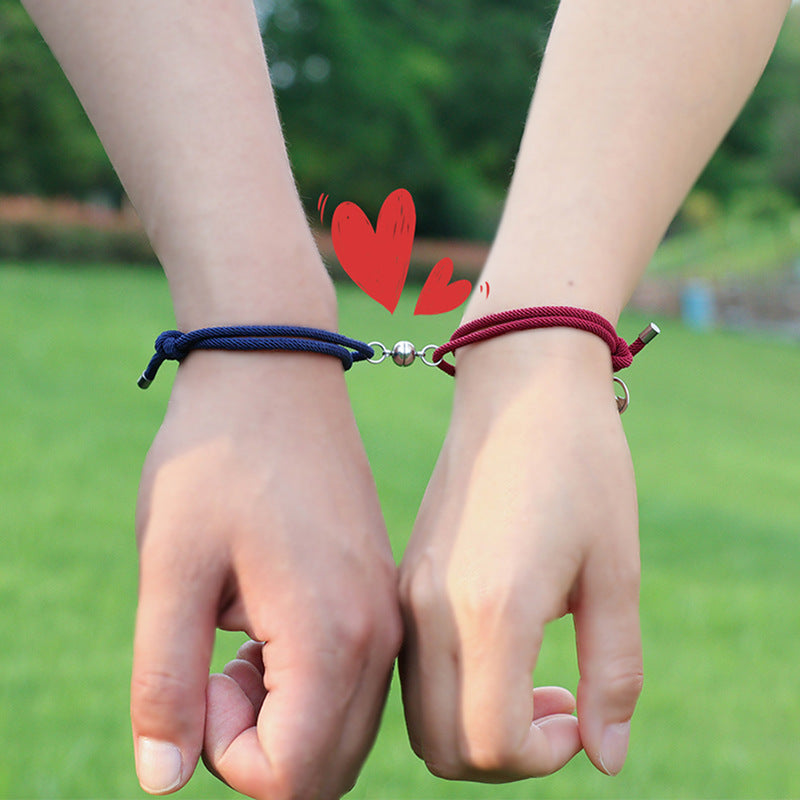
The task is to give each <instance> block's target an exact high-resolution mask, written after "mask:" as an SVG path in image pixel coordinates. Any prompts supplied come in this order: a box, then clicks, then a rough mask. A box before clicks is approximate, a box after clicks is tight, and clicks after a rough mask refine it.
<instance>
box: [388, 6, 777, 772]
mask: <svg viewBox="0 0 800 800" xmlns="http://www.w3.org/2000/svg"><path fill="white" fill-rule="evenodd" d="M788 5H789V4H788V2H786V0H780V2H778V0H773V1H772V2H768V3H763V2H756V0H742V1H741V2H735V3H725V4H723V3H717V2H713V3H709V2H705V0H687V1H685V2H663V3H628V2H625V0H619V1H618V2H600V1H599V0H562V2H561V4H560V6H559V10H558V13H557V16H556V19H555V23H554V26H553V30H552V34H551V37H550V40H549V43H548V47H547V51H546V54H545V58H544V62H543V65H542V69H541V72H540V77H539V81H538V84H537V87H536V91H535V94H534V99H533V102H532V104H531V109H530V113H529V117H528V121H527V124H526V128H525V133H524V136H523V140H522V144H521V147H520V152H519V157H518V159H517V162H516V166H515V172H514V178H513V181H512V185H511V188H510V191H509V196H508V200H507V203H506V207H505V210H504V214H503V219H502V221H501V224H500V228H499V230H498V234H497V238H496V240H495V243H494V245H493V247H492V250H491V253H490V255H489V258H488V261H487V264H486V267H485V270H484V272H483V274H482V276H481V280H482V281H486V282H488V284H489V285H490V286H491V292H490V294H489V296H488V298H487V297H484V296H482V295H481V294H476V295H474V296H473V298H472V299H471V301H470V303H469V305H468V308H467V310H466V313H465V321H468V320H472V319H475V318H477V317H480V316H483V315H485V314H489V313H492V312H496V311H500V310H505V309H508V308H518V307H521V306H537V305H569V306H578V307H583V308H588V309H591V310H593V311H597V312H599V313H601V314H603V315H604V316H606V317H607V318H609V319H610V320H611V321H612V322H614V323H616V322H617V319H618V317H619V314H620V311H621V310H622V308H623V307H624V305H625V303H626V302H627V299H628V297H629V295H630V293H631V291H632V289H633V287H634V286H635V284H636V282H637V280H638V278H639V276H640V275H641V273H642V272H643V271H644V268H645V267H646V265H647V263H648V261H649V260H650V258H651V256H652V253H653V252H654V250H655V248H656V246H657V244H658V242H659V240H660V239H661V237H662V236H663V233H664V231H665V230H666V228H667V226H668V224H669V222H670V220H671V219H672V217H673V215H674V213H675V212H676V210H677V208H678V206H679V204H680V203H681V201H682V199H683V197H684V196H685V194H686V193H687V192H688V190H689V188H690V187H691V185H692V183H693V182H694V180H695V179H696V177H697V175H698V174H699V172H700V170H701V169H702V167H703V166H704V164H705V163H706V161H707V160H708V158H709V157H710V156H711V154H712V152H713V150H714V149H715V147H716V146H717V145H718V143H719V141H720V140H721V138H722V136H723V135H724V133H725V131H726V130H727V129H728V127H729V126H730V124H731V123H732V121H733V119H734V117H735V116H736V114H737V113H738V111H739V110H740V108H741V106H742V104H743V103H744V101H745V99H746V97H747V96H748V94H749V93H750V91H751V90H752V88H753V86H754V85H755V83H756V81H757V79H758V77H759V75H760V74H761V71H762V70H763V67H764V65H765V63H766V61H767V58H768V56H769V53H770V52H771V49H772V47H773V45H774V42H775V39H776V37H777V33H778V30H779V28H780V24H781V21H782V19H783V16H784V14H785V12H786V10H787V8H788ZM645 357H653V358H656V357H657V354H656V353H653V354H652V355H648V356H645ZM456 363H457V375H456V379H455V380H456V389H455V400H454V406H453V416H452V421H451V426H450V430H449V432H448V436H447V440H446V441H445V444H444V447H443V449H442V453H441V455H440V457H439V461H438V463H437V466H436V469H435V471H434V475H433V477H432V479H431V482H430V484H429V487H428V491H427V493H426V496H425V499H424V501H423V504H422V508H421V510H420V514H419V516H418V519H417V523H416V525H415V529H414V533H413V535H412V539H411V542H410V544H409V547H408V549H407V551H406V554H405V556H404V560H403V564H402V566H401V584H400V586H401V605H402V607H403V613H404V619H405V625H406V642H405V644H404V647H403V651H402V653H401V677H402V680H403V692H404V705H405V709H406V718H407V722H408V727H409V735H410V738H411V741H412V745H413V747H414V749H415V750H416V752H417V753H418V754H419V755H420V756H421V757H422V758H423V759H425V761H426V762H427V763H428V765H429V767H430V768H431V769H432V770H433V771H434V772H435V773H436V774H440V775H442V776H445V777H451V778H468V779H475V780H490V781H493V780H513V779H517V778H522V777H526V776H530V775H543V774H547V773H550V772H553V771H555V770H556V769H558V768H559V767H560V766H562V765H563V764H564V763H565V762H566V761H567V760H569V758H571V757H572V755H574V754H575V753H576V752H577V751H578V750H579V749H580V747H581V746H582V747H583V748H584V749H585V751H586V753H587V755H588V756H589V758H590V759H591V760H592V762H593V763H594V764H595V765H596V766H597V767H598V768H600V769H602V770H603V771H605V772H608V773H616V772H618V771H619V770H620V769H621V768H622V765H623V763H624V759H625V755H626V751H627V746H628V736H629V725H630V720H631V717H632V714H633V710H634V706H635V703H636V701H637V699H638V696H639V693H640V690H641V683H642V655H641V641H640V633H639V620H638V587H639V554H638V537H637V526H638V523H637V514H636V493H635V486H634V476H633V469H632V465H631V461H630V456H629V453H628V449H627V444H626V442H625V438H624V433H623V430H622V426H621V424H620V420H619V416H618V414H617V411H616V405H615V403H614V400H613V395H612V393H611V364H610V358H609V353H608V349H607V347H606V346H605V345H604V344H603V342H602V341H600V340H599V339H597V338H596V337H593V336H592V335H591V334H587V333H583V332H579V331H575V330H569V329H553V330H547V331H528V332H524V333H514V334H507V335H505V336H503V337H501V338H498V339H495V340H492V341H489V342H484V343H481V344H478V345H473V346H469V347H465V348H463V349H461V350H459V351H458V354H457V358H456ZM566 613H572V614H573V617H574V622H575V629H576V644H577V651H578V665H579V670H580V683H579V687H578V696H577V712H578V714H577V719H575V718H572V717H571V716H569V711H570V710H571V709H570V707H569V703H568V702H567V700H566V698H564V696H563V694H558V693H556V692H554V691H553V690H548V689H539V690H537V693H536V694H534V693H532V691H531V688H532V687H531V673H532V671H533V669H534V667H535V664H536V659H537V656H538V652H539V646H540V643H541V639H542V636H543V634H544V628H545V625H546V623H547V622H548V621H550V620H552V619H554V618H556V617H559V616H562V615H564V614H566ZM565 712H566V713H565ZM533 720H535V721H536V724H533V725H532V724H531V723H532V721H533Z"/></svg>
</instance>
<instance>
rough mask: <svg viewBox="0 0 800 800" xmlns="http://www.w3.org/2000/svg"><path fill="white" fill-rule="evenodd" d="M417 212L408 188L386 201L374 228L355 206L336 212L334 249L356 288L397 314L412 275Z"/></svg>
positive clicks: (332, 230) (345, 207) (333, 235)
mask: <svg viewBox="0 0 800 800" xmlns="http://www.w3.org/2000/svg"><path fill="white" fill-rule="evenodd" d="M416 226H417V212H416V209H415V208H414V201H413V200H412V199H411V195H410V194H409V193H408V192H407V191H406V190H405V189H395V191H393V192H392V193H391V194H390V195H389V196H388V197H387V198H386V199H385V200H384V201H383V205H382V206H381V210H380V212H379V214H378V224H377V225H376V226H375V228H374V229H373V227H372V223H370V221H369V220H368V219H367V215H366V214H365V213H364V212H363V211H362V210H361V209H360V208H359V207H358V205H356V204H355V203H350V202H346V203H340V204H339V205H338V206H336V210H335V211H334V212H333V221H332V223H331V238H332V240H333V249H334V251H335V252H336V256H337V258H338V259H339V263H340V264H341V265H342V268H343V269H344V271H345V272H346V273H347V274H348V275H349V276H350V277H351V278H352V279H353V281H354V283H355V284H356V286H358V287H359V288H361V289H363V290H364V291H365V292H366V293H367V294H368V295H369V296H370V297H371V298H372V299H373V300H376V301H377V302H379V303H380V304H381V305H382V306H383V307H384V308H386V309H387V310H388V311H389V313H390V314H392V313H394V310H395V308H397V303H398V301H399V300H400V295H401V293H402V291H403V286H404V285H405V282H406V275H407V274H408V265H409V263H410V262H411V248H412V246H413V244H414V230H415V229H416Z"/></svg>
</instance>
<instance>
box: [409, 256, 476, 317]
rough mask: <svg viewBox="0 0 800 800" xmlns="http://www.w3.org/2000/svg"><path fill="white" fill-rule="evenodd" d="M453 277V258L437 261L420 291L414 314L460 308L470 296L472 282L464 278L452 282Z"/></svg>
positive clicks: (437, 312)
mask: <svg viewBox="0 0 800 800" xmlns="http://www.w3.org/2000/svg"><path fill="white" fill-rule="evenodd" d="M452 277H453V259H452V258H443V259H442V260H441V261H439V262H437V264H436V266H435V267H434V268H433V269H432V270H431V273H430V275H428V279H427V280H426V281H425V284H424V286H423V287H422V290H421V291H420V293H419V299H418V300H417V305H416V306H415V307H414V314H444V313H446V312H447V311H452V310H453V309H454V308H458V307H459V306H460V305H461V304H462V303H463V302H464V301H465V300H466V299H467V298H468V297H469V293H470V292H471V291H472V284H471V283H470V282H469V281H468V280H465V279H463V278H462V279H461V280H459V281H454V282H453V283H450V282H449V281H450V278H452Z"/></svg>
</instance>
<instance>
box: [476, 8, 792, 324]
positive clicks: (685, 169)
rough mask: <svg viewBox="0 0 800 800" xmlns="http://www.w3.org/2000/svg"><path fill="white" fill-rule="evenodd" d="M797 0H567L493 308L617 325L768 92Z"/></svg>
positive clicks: (496, 263) (495, 259) (536, 109)
mask: <svg viewBox="0 0 800 800" xmlns="http://www.w3.org/2000/svg"><path fill="white" fill-rule="evenodd" d="M788 6H789V2H788V0H766V1H765V0H736V1H735V2H725V3H723V2H719V1H718V0H713V1H709V0H669V1H668V2H660V3H653V2H647V3H631V2H629V1H628V0H613V2H608V0H562V2H561V4H560V7H559V10H558V14H557V16H556V20H555V23H554V25H553V30H552V34H551V37H550V41H549V43H548V46H547V51H546V55H545V58H544V62H543V64H542V69H541V72H540V76H539V81H538V85H537V87H536V91H535V94H534V99H533V102H532V104H531V109H530V113H529V117H528V121H527V125H526V128H525V133H524V136H523V140H522V144H521V148H520V152H519V157H518V160H517V163H516V168H515V173H514V178H513V181H512V185H511V189H510V192H509V197H508V201H507V205H506V208H505V211H504V215H503V219H502V222H501V226H500V230H499V232H498V236H497V239H496V241H495V245H494V247H493V249H492V253H491V255H490V258H489V260H488V263H487V267H486V270H485V272H484V275H483V277H484V279H486V280H488V281H489V282H490V285H491V294H490V298H491V299H490V300H486V299H483V298H481V297H480V296H477V297H476V298H474V299H473V302H472V303H471V304H470V307H469V308H468V310H467V314H466V316H467V318H473V317H477V316H480V315H482V314H484V313H488V312H489V311H493V310H497V309H500V308H510V307H515V306H520V305H555V304H559V305H574V306H584V307H588V308H592V309H594V310H597V311H599V312H600V313H603V314H605V315H606V316H608V317H609V318H611V319H612V320H616V318H617V316H618V315H619V313H620V311H621V309H622V307H623V306H624V305H625V303H626V302H627V300H628V298H629V296H630V293H631V292H632V290H633V288H634V287H635V285H636V282H637V281H638V279H639V277H640V276H641V274H642V272H643V271H644V269H645V267H646V266H647V264H648V262H649V260H650V258H651V257H652V255H653V252H654V251H655V249H656V247H657V245H658V243H659V241H660V239H661V237H662V236H663V235H664V232H665V230H666V228H667V226H668V225H669V223H670V221H671V219H672V217H673V216H674V214H675V213H676V211H677V209H678V207H679V206H680V203H681V202H682V201H683V199H684V197H685V195H686V194H687V193H688V191H689V189H690V188H691V186H692V184H693V183H694V181H695V180H696V179H697V176H698V175H699V173H700V171H701V170H702V168H703V166H704V165H705V164H706V162H707V161H708V159H709V158H710V157H711V155H712V153H713V151H714V149H715V148H716V147H717V146H718V144H719V142H720V141H721V139H722V137H723V136H724V134H725V132H726V131H727V130H728V128H729V127H730V125H731V123H732V122H733V120H734V119H735V117H736V115H737V114H738V113H739V111H740V109H741V107H742V105H743V104H744V102H745V100H746V98H747V97H748V95H749V94H750V92H751V91H752V89H753V87H754V86H755V84H756V82H757V80H758V78H759V76H760V75H761V72H762V71H763V68H764V66H765V64H766V62H767V59H768V57H769V54H770V52H771V50H772V47H773V46H774V43H775V39H776V37H777V35H778V31H779V29H780V25H781V23H782V20H783V17H784V15H785V13H786V10H787V9H788Z"/></svg>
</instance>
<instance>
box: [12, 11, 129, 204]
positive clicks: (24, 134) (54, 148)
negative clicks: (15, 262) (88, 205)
mask: <svg viewBox="0 0 800 800" xmlns="http://www.w3.org/2000/svg"><path fill="white" fill-rule="evenodd" d="M0 194H41V195H58V194H69V195H77V196H83V197H86V196H87V195H98V194H104V195H111V196H112V197H116V198H118V197H119V196H120V194H121V189H120V187H119V182H118V180H117V178H116V175H115V174H114V171H113V169H112V168H111V165H110V164H109V162H108V159H107V158H106V156H105V153H104V152H103V148H102V146H101V145H100V142H99V141H98V139H97V137H96V136H95V134H94V131H93V130H92V126H91V125H90V123H89V120H88V119H87V118H86V115H85V114H84V112H83V109H82V108H81V105H80V103H79V102H78V101H77V99H76V98H75V95H74V94H73V92H72V89H71V88H70V86H69V83H68V82H67V79H66V78H65V77H64V74H63V73H62V72H61V69H60V68H59V66H58V64H57V63H56V62H55V60H54V59H53V57H52V55H51V54H50V51H49V49H48V47H47V45H46V44H45V43H44V41H43V40H42V37H41V36H40V35H39V33H38V32H37V30H36V28H35V27H34V26H33V23H32V22H31V21H30V18H29V17H28V15H27V14H26V13H25V11H24V9H23V8H22V6H21V5H20V4H19V2H17V0H0Z"/></svg>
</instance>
